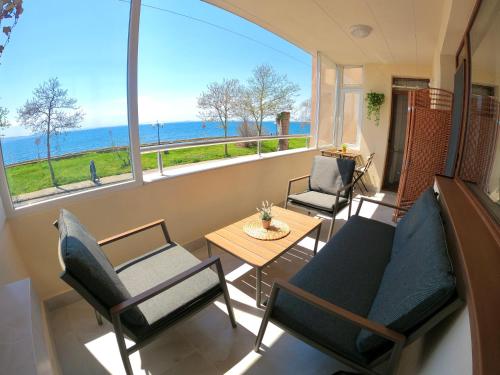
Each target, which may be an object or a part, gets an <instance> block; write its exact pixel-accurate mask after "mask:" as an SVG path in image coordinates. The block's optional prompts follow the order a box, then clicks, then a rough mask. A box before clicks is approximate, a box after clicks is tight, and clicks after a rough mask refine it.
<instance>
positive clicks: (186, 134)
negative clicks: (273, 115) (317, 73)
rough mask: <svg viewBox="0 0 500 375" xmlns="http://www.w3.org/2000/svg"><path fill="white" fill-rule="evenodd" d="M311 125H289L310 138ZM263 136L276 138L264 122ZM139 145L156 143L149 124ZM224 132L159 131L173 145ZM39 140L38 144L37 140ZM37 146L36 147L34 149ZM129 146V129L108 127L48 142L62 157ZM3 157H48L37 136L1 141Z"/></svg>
mask: <svg viewBox="0 0 500 375" xmlns="http://www.w3.org/2000/svg"><path fill="white" fill-rule="evenodd" d="M240 124H241V122H240V121H231V122H230V124H229V126H228V135H229V136H239V133H238V127H239V125H240ZM309 131H310V125H309V124H308V123H307V124H304V123H301V122H291V123H290V131H289V133H290V134H309ZM264 133H265V134H267V135H273V134H276V124H275V122H274V121H265V122H264ZM139 135H140V140H141V144H147V143H155V142H157V141H158V137H157V128H156V126H152V125H151V124H141V125H140V126H139ZM223 136H224V130H223V129H222V128H221V127H220V125H219V123H217V122H201V121H186V122H169V123H164V124H163V125H162V126H161V127H160V141H161V142H172V141H176V140H181V139H182V140H183V139H193V138H208V137H223ZM38 138H40V140H39V142H37V139H38ZM37 143H38V145H37ZM128 144H129V134H128V126H126V125H122V126H109V127H99V128H87V129H79V130H74V131H70V132H66V133H63V134H59V135H56V136H53V137H52V139H51V153H52V156H62V155H65V154H71V153H76V152H82V151H87V150H96V149H102V148H109V147H115V146H127V145H128ZM2 153H3V159H4V163H5V165H12V164H16V163H21V162H26V161H30V160H37V159H40V158H45V157H46V156H47V152H46V144H45V138H44V137H43V136H42V137H40V135H35V134H34V135H29V136H23V137H5V138H2Z"/></svg>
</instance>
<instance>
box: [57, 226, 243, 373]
mask: <svg viewBox="0 0 500 375" xmlns="http://www.w3.org/2000/svg"><path fill="white" fill-rule="evenodd" d="M54 226H56V228H57V227H58V223H57V221H56V222H54ZM157 226H160V227H161V229H162V232H163V235H164V237H165V241H166V243H167V244H175V242H172V241H171V239H170V235H169V233H168V230H167V226H166V223H165V220H163V219H161V220H156V221H153V222H151V223H148V224H145V225H142V226H140V227H137V228H134V229H131V230H129V231H126V232H123V233H120V234H117V235H114V236H111V237H109V238H106V239H104V240H101V241H98V244H99V245H100V246H104V245H108V244H110V243H113V242H116V241H118V240H121V239H124V238H127V237H130V236H132V235H135V234H137V233H140V232H143V231H145V230H148V229H151V228H155V227H157ZM165 251H168V249H167V250H165ZM59 256H60V262H61V266H62V267H63V270H64V271H63V272H62V274H61V279H62V280H64V281H65V282H67V283H68V284H69V285H70V286H71V287H73V288H74V289H75V290H76V291H77V292H78V293H79V294H80V295H82V297H83V298H84V299H85V300H86V301H87V302H88V303H89V304H90V305H92V307H94V309H95V312H96V318H97V321H98V323H99V324H102V318H101V315H102V316H104V317H105V318H106V319H107V320H109V321H110V322H111V323H112V324H113V329H114V331H115V334H116V341H117V343H118V347H119V349H120V355H121V358H122V362H123V366H124V368H125V372H126V373H127V375H132V374H133V371H132V366H131V364H130V359H129V355H130V354H132V353H134V352H136V351H137V350H139V349H140V348H142V347H144V346H145V345H147V344H148V343H149V342H151V341H152V340H153V339H155V338H156V337H157V336H158V335H159V334H160V333H162V332H163V331H164V330H166V329H167V328H170V327H171V326H172V325H174V324H175V323H177V322H179V321H181V320H184V319H186V318H188V317H190V316H192V315H193V314H195V313H197V312H198V311H200V310H201V309H203V308H204V307H206V306H207V305H208V304H210V303H212V302H213V301H214V300H215V299H216V298H218V297H219V296H220V295H221V294H222V295H223V296H224V300H225V303H226V307H227V310H228V315H229V319H230V321H231V325H232V327H233V328H236V327H237V325H236V320H235V317H234V312H233V308H232V306H231V299H230V297H229V292H228V290H227V284H226V279H225V277H224V272H223V269H222V264H221V261H220V258H219V257H218V256H212V257H210V258H208V259H206V260H204V261H202V262H201V263H199V264H197V265H196V266H193V267H191V268H189V269H187V270H186V271H184V272H181V273H180V274H178V275H176V276H174V277H172V278H170V279H168V280H165V281H164V282H162V283H160V284H158V285H156V286H154V287H152V288H150V289H148V290H145V291H144V292H142V293H140V294H138V295H136V296H134V297H131V298H129V299H127V300H125V301H123V302H121V303H119V304H118V305H116V306H113V307H111V308H107V307H106V306H104V305H103V304H102V303H101V302H100V301H98V300H97V299H96V298H95V297H94V296H93V294H92V293H91V292H90V291H89V290H87V288H86V287H85V286H84V285H82V284H81V283H80V282H79V281H77V280H76V279H75V278H73V277H72V276H71V275H70V274H69V273H68V272H66V269H65V266H64V263H63V261H62V259H61V251H60V249H59ZM141 260H142V258H141V257H139V258H138V259H136V261H137V262H140V261H141ZM212 266H215V268H216V271H217V276H218V278H219V283H220V287H221V290H220V291H219V292H217V293H215V294H214V295H213V296H210V298H209V299H207V300H205V301H203V302H202V303H200V304H198V305H196V306H194V307H193V308H192V309H190V310H189V311H188V312H185V313H183V314H182V316H180V317H179V318H178V319H175V321H173V322H171V323H169V324H165V325H162V326H161V327H158V328H156V329H154V330H153V331H152V332H151V333H148V335H147V336H146V337H140V338H139V337H137V336H136V335H135V334H134V333H132V332H131V331H130V330H128V329H127V328H126V327H125V326H123V325H122V321H121V315H122V314H123V313H124V312H126V311H127V310H129V309H131V308H132V307H135V306H138V305H139V304H141V303H143V302H145V301H147V300H148V299H151V298H153V297H155V296H156V295H158V294H160V293H162V292H164V291H166V290H168V289H170V288H173V287H174V286H176V285H177V284H179V283H181V282H183V281H184V280H186V279H188V278H190V277H192V276H194V275H196V274H198V273H200V272H202V271H203V270H205V269H207V268H209V267H212ZM125 336H128V337H130V338H131V339H132V340H133V341H135V344H134V345H133V346H131V347H129V348H127V347H126V345H125Z"/></svg>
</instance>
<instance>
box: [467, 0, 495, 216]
mask: <svg viewBox="0 0 500 375" xmlns="http://www.w3.org/2000/svg"><path fill="white" fill-rule="evenodd" d="M469 38H470V56H471V61H470V64H471V95H470V100H469V109H468V112H469V117H468V119H467V123H466V127H465V139H464V146H463V151H462V152H463V156H462V160H461V163H460V166H459V171H458V175H459V177H460V178H461V179H462V180H463V181H464V182H465V184H466V185H467V186H468V187H469V188H470V189H471V191H472V192H473V193H474V194H475V195H476V196H477V197H478V198H479V199H480V200H481V201H482V203H483V204H484V206H485V207H486V208H487V209H488V210H489V211H490V212H491V214H492V215H493V217H494V218H495V219H496V221H497V222H498V223H500V136H499V127H500V96H499V87H500V54H499V51H500V48H499V47H500V1H499V0H484V1H483V2H482V3H481V8H480V11H479V13H478V15H477V17H476V20H475V22H474V25H473V27H472V28H471V30H470V33H469Z"/></svg>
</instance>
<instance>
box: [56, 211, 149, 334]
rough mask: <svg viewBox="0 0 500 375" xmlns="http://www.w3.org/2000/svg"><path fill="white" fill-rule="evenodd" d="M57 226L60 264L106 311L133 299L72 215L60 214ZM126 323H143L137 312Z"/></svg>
mask: <svg viewBox="0 0 500 375" xmlns="http://www.w3.org/2000/svg"><path fill="white" fill-rule="evenodd" d="M58 226H59V241H60V256H61V261H62V262H63V263H64V266H65V271H66V272H68V273H69V274H70V275H71V277H73V278H74V279H75V280H76V281H78V283H80V284H81V286H82V287H83V288H85V289H86V291H87V292H89V293H90V294H92V295H93V296H94V298H96V299H97V300H98V301H99V302H100V303H101V304H102V305H103V306H104V307H105V308H107V309H109V308H111V307H113V306H115V305H117V304H119V303H121V302H123V301H125V300H126V299H128V298H130V297H131V295H130V293H129V292H128V291H127V288H126V287H125V285H124V284H123V283H122V282H121V280H120V278H119V277H118V275H117V274H116V272H115V270H114V268H113V266H112V264H111V262H110V261H109V260H108V258H107V257H106V255H105V254H104V253H103V251H102V250H101V247H100V246H99V245H98V244H97V241H96V240H95V238H94V237H93V236H92V235H91V234H90V233H89V232H88V231H87V230H86V229H85V227H84V226H83V225H82V224H81V223H80V222H79V221H78V219H77V218H76V217H75V216H74V215H73V214H72V213H71V212H69V211H67V210H65V209H62V210H61V212H60V215H59V220H58ZM77 292H81V291H79V290H77ZM124 319H126V320H128V321H130V322H131V323H139V324H140V323H141V322H143V321H144V318H143V316H142V314H141V312H140V311H139V309H137V308H133V309H130V310H129V311H127V312H126V313H125V314H124Z"/></svg>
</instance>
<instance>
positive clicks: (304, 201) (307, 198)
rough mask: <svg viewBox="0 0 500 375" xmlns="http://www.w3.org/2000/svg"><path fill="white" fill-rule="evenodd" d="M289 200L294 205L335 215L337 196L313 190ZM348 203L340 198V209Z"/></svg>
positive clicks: (290, 197)
mask: <svg viewBox="0 0 500 375" xmlns="http://www.w3.org/2000/svg"><path fill="white" fill-rule="evenodd" d="M288 199H289V200H290V201H292V203H297V204H300V205H304V206H307V207H312V208H315V209H318V210H323V211H328V212H332V213H333V207H334V206H335V200H336V199H337V196H336V195H331V194H325V193H319V192H317V191H312V190H311V191H306V192H304V193H299V194H292V195H289V196H288ZM347 202H348V200H347V198H344V197H339V208H340V207H343V206H345V205H346V204H347Z"/></svg>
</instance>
